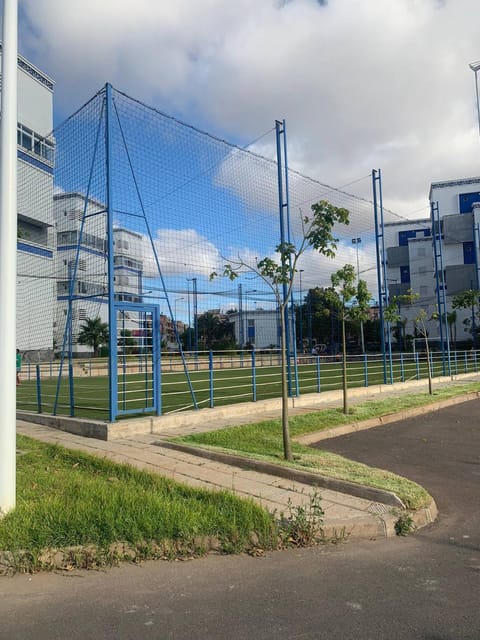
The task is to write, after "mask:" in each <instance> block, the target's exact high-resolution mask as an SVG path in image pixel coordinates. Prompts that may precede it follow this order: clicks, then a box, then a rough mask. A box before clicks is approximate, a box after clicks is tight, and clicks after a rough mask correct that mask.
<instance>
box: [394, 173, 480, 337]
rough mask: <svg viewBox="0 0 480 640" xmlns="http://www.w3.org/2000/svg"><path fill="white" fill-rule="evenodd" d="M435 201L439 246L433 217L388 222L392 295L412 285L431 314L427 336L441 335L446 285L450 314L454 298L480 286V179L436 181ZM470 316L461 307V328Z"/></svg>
mask: <svg viewBox="0 0 480 640" xmlns="http://www.w3.org/2000/svg"><path fill="white" fill-rule="evenodd" d="M430 203H431V204H433V206H434V210H435V215H434V218H435V220H436V221H437V220H438V221H439V222H440V233H438V228H437V222H436V223H435V229H436V239H437V241H436V243H435V244H434V242H433V234H432V220H431V218H423V219H419V220H408V221H405V222H400V223H391V224H386V225H385V245H386V247H387V288H388V292H389V296H390V297H392V296H397V295H401V294H404V293H406V292H407V291H408V290H409V289H410V290H412V291H413V292H415V293H417V294H418V295H419V300H418V305H417V306H421V307H422V308H423V309H425V311H426V312H427V318H429V320H428V321H427V327H426V328H427V330H428V334H429V336H430V337H431V338H438V337H439V322H438V321H435V320H430V318H431V317H432V315H433V314H434V312H436V311H438V294H439V293H440V294H441V296H442V299H443V290H442V288H443V287H445V302H446V311H447V314H448V313H449V312H450V311H451V310H452V300H453V297H454V296H456V295H458V294H459V293H461V292H463V291H466V290H468V289H480V286H479V275H478V274H479V262H480V253H479V252H480V246H479V238H480V235H479V223H480V178H469V179H462V180H450V181H445V182H434V183H432V185H431V187H430ZM437 208H438V213H437ZM441 266H443V274H442V273H441ZM437 282H438V289H437ZM415 313H416V311H415V310H412V309H408V308H404V309H402V310H401V315H402V316H404V317H405V318H406V319H407V322H412V321H413V318H414V315H415ZM470 315H471V314H470V312H469V311H468V310H463V311H462V310H458V311H457V320H456V322H457V324H458V326H459V327H461V325H462V322H463V320H465V319H466V318H468V317H469V316H470ZM455 329H456V328H455ZM408 332H411V333H413V327H410V331H409V329H408V328H407V333H408ZM460 338H461V339H468V338H469V335H467V334H465V333H464V332H463V331H462V332H460V331H459V339H460Z"/></svg>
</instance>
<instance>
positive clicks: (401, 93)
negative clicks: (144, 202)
mask: <svg viewBox="0 0 480 640" xmlns="http://www.w3.org/2000/svg"><path fill="white" fill-rule="evenodd" d="M22 7H23V9H24V13H25V15H26V18H27V20H26V21H24V23H23V27H22V30H21V37H20V48H21V50H22V52H23V53H24V54H25V55H27V56H28V57H30V58H31V59H32V61H33V62H35V63H36V64H37V65H38V66H39V67H40V68H42V69H45V70H46V71H47V72H48V73H50V74H51V75H52V76H53V77H54V78H55V79H56V81H57V87H56V99H57V101H58V104H59V106H60V108H61V109H62V110H63V112H64V113H65V114H67V113H69V112H70V111H72V110H73V109H74V108H76V107H77V106H78V105H79V104H80V103H81V102H83V101H84V100H86V99H87V98H88V97H90V96H91V95H92V94H93V93H94V92H95V91H96V90H97V89H98V88H99V87H100V86H102V85H103V83H104V82H105V81H107V80H108V81H110V82H112V83H113V84H114V85H116V86H118V88H120V89H122V90H125V91H126V92H128V93H130V94H132V95H133V96H135V97H137V98H139V99H140V100H144V101H146V102H148V103H150V104H155V105H156V106H158V107H160V108H161V109H163V110H165V111H169V112H175V113H176V114H178V115H181V116H182V117H183V118H185V119H188V120H189V121H191V122H193V123H198V124H200V125H201V126H202V127H207V126H208V128H209V129H210V130H211V131H212V132H214V133H215V132H216V133H218V134H221V135H223V136H225V137H226V138H234V139H236V140H238V139H244V140H251V139H253V138H255V137H256V136H257V135H258V134H259V133H261V132H262V131H265V130H266V129H268V128H270V126H273V122H274V119H275V118H283V117H285V118H286V119H287V126H288V141H289V148H290V149H291V153H290V166H291V167H292V168H297V169H299V170H300V171H302V172H303V173H306V174H307V175H311V176H312V177H314V178H316V179H318V180H320V181H321V182H323V183H326V184H331V185H342V184H347V183H349V182H351V181H354V180H356V179H358V178H360V177H362V176H365V175H368V173H369V172H370V170H371V169H372V167H381V168H382V173H383V177H384V203H385V205H386V206H387V207H390V208H392V209H396V210H397V211H399V212H400V213H405V214H410V213H411V212H412V211H415V210H416V209H418V208H420V207H421V206H424V204H426V201H427V197H428V190H429V184H430V182H431V181H432V180H443V179H449V178H457V177H463V176H472V175H478V174H479V173H480V162H479V157H480V147H479V140H478V131H477V122H476V112H475V94H474V78H473V74H472V72H471V71H470V69H469V68H468V62H470V61H472V60H477V59H479V58H480V45H479V41H478V20H477V19H476V16H477V14H478V0H446V1H445V2H439V1H438V0H416V1H411V0H382V2H372V1H370V2H366V1H365V0H329V2H328V3H327V4H326V6H321V3H319V2H318V1H317V0H291V1H290V2H287V3H281V2H278V0H236V1H235V2H225V1H224V0H196V1H195V2H192V1H191V0H175V2H167V1H158V0H137V2H135V3H133V4H132V3H125V2H123V3H122V2H118V0H115V2H114V1H113V0H102V2H98V1H97V0H84V1H83V2H82V3H72V2H65V1H64V0H24V2H23V3H22ZM355 192H356V193H358V194H359V195H362V196H366V197H368V198H370V194H371V185H370V183H369V181H368V180H365V181H363V182H361V183H359V185H358V186H355Z"/></svg>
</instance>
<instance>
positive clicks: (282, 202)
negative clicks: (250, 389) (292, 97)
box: [275, 120, 292, 396]
mask: <svg viewBox="0 0 480 640" xmlns="http://www.w3.org/2000/svg"><path fill="white" fill-rule="evenodd" d="M275 131H276V143H277V172H278V202H279V214H280V244H281V245H283V244H284V243H285V239H286V236H285V213H287V215H288V193H286V194H285V190H284V186H283V175H284V173H285V175H286V176H287V174H288V169H287V167H286V166H285V167H283V162H282V144H281V136H282V135H283V136H284V141H285V139H286V135H285V121H283V122H279V121H278V120H277V121H276V122H275ZM283 148H284V149H285V147H283ZM287 184H288V183H286V187H287ZM285 263H286V258H285V255H284V253H283V252H282V265H283V266H285ZM290 275H292V274H290ZM282 293H283V304H284V307H285V308H284V310H283V312H284V318H283V320H284V323H285V338H286V345H285V357H286V359H287V382H288V395H289V396H292V372H291V362H290V328H289V313H288V305H287V304H286V302H287V284H286V283H283V285H282Z"/></svg>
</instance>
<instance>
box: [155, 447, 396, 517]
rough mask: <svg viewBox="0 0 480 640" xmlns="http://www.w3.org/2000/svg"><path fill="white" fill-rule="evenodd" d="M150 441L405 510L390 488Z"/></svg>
mask: <svg viewBox="0 0 480 640" xmlns="http://www.w3.org/2000/svg"><path fill="white" fill-rule="evenodd" d="M153 444H154V445H156V446H158V447H164V448H166V449H173V450H174V451H182V452H183V453H189V454H190V455H194V456H198V457H200V458H206V459H207V460H214V461H216V462H221V463H223V464H228V465H233V466H236V467H240V468H241V469H248V470H253V471H260V472H262V473H267V474H269V475H271V476H278V477H280V478H285V479H287V480H292V481H293V482H301V483H303V484H308V485H311V486H313V487H315V486H318V487H323V488H324V489H330V490H331V491H338V492H339V493H346V494H348V495H350V496H355V497H356V498H363V499H365V500H371V501H372V502H379V503H381V504H386V505H388V506H390V507H396V508H397V509H405V505H404V504H403V502H402V501H401V500H400V498H399V497H398V496H397V495H396V494H395V493H393V492H392V491H386V490H384V489H375V488H374V487H367V486H365V485H361V484H356V483H354V482H348V481H346V480H338V479H336V478H329V477H328V476H322V475H320V474H317V473H311V472H309V471H302V470H300V469H292V468H291V467H284V466H281V465H277V464H275V463H273V462H267V461H265V460H258V459H253V458H247V457H245V456H239V455H234V454H230V453H224V452H223V451H213V450H212V449H203V448H200V447H194V446H191V445H187V444H180V443H178V442H168V441H166V440H157V441H156V442H154V443H153Z"/></svg>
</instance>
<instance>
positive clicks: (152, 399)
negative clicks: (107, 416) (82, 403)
mask: <svg viewBox="0 0 480 640" xmlns="http://www.w3.org/2000/svg"><path fill="white" fill-rule="evenodd" d="M115 336H116V344H115V347H116V348H114V349H113V353H112V354H111V358H113V361H112V363H111V364H112V367H111V372H112V375H111V378H112V379H111V381H110V394H111V408H112V410H113V411H112V412H111V415H112V418H113V419H115V417H116V416H120V415H127V414H141V413H155V414H156V415H160V413H161V389H160V385H161V377H160V376H161V374H160V372H161V367H160V357H161V356H160V353H161V351H160V322H159V312H158V307H157V306H155V305H142V304H134V303H125V302H122V303H115Z"/></svg>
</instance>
